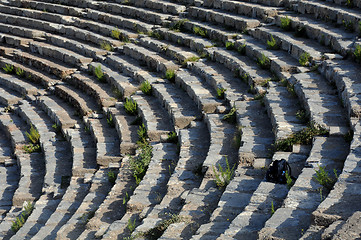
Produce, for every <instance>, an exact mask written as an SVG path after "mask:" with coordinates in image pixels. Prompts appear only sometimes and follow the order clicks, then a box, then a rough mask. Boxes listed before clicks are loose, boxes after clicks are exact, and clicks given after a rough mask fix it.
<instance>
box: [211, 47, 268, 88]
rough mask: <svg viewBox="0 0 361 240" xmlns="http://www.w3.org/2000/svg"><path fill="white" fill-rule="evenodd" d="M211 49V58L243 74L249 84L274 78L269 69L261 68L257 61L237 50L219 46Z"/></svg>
mask: <svg viewBox="0 0 361 240" xmlns="http://www.w3.org/2000/svg"><path fill="white" fill-rule="evenodd" d="M211 51H212V53H211V55H210V58H211V59H212V60H213V61H215V62H218V63H221V64H223V65H224V66H225V67H226V68H228V69H229V70H231V71H232V72H234V73H235V74H237V76H241V77H242V76H243V78H244V81H246V82H247V83H249V85H251V84H260V83H263V82H264V81H265V80H267V79H271V78H272V75H271V74H270V72H269V71H267V70H264V69H261V68H260V67H259V66H258V65H257V63H256V62H255V61H252V60H250V59H249V58H248V57H246V56H242V55H241V54H239V53H237V52H234V51H229V50H226V49H223V48H219V47H217V48H213V49H212V50H211Z"/></svg>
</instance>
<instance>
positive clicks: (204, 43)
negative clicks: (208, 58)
mask: <svg viewBox="0 0 361 240" xmlns="http://www.w3.org/2000/svg"><path fill="white" fill-rule="evenodd" d="M187 23H188V22H185V23H184V26H186V25H187ZM189 23H190V22H189ZM192 31H193V30H192ZM153 32H154V33H155V34H159V35H160V36H161V38H164V40H166V41H169V42H173V43H177V44H178V45H181V46H186V47H189V48H190V49H191V50H192V51H195V52H197V53H198V52H201V51H203V49H204V48H210V47H212V46H213V45H214V43H213V42H211V41H210V40H207V39H204V38H201V37H199V36H197V35H191V34H189V33H183V32H180V31H176V30H170V29H169V28H157V29H155V30H154V31H153Z"/></svg>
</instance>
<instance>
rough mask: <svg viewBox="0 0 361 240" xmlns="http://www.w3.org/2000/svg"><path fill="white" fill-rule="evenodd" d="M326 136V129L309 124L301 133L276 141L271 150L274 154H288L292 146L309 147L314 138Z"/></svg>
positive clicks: (312, 123)
mask: <svg viewBox="0 0 361 240" xmlns="http://www.w3.org/2000/svg"><path fill="white" fill-rule="evenodd" d="M328 134H329V132H328V130H327V129H325V128H323V127H321V126H319V125H317V124H315V123H314V122H310V123H309V124H308V126H307V127H306V128H304V129H302V130H301V131H298V132H296V133H293V134H292V135H291V136H289V137H288V138H286V139H280V140H277V141H276V142H275V143H274V144H273V148H274V151H276V152H277V151H283V152H290V151H292V146H293V145H294V144H302V145H311V144H312V139H313V138H314V137H315V136H327V135H328Z"/></svg>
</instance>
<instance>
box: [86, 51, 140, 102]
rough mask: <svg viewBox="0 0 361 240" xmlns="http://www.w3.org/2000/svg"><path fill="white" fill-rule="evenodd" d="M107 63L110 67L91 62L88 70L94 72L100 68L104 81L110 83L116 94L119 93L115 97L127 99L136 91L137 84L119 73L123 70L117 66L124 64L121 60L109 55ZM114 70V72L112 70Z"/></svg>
mask: <svg viewBox="0 0 361 240" xmlns="http://www.w3.org/2000/svg"><path fill="white" fill-rule="evenodd" d="M107 62H108V63H109V65H111V66H112V67H110V66H109V65H106V64H104V63H96V62H92V63H90V64H89V70H90V71H91V72H94V69H95V68H100V69H101V70H102V71H103V74H104V78H105V80H106V81H107V82H108V83H110V84H111V85H112V87H114V89H117V92H119V94H117V95H119V96H117V97H118V98H124V97H129V96H130V95H132V94H133V93H134V92H135V91H136V90H137V89H138V87H137V85H138V84H137V82H136V81H134V80H133V79H132V78H130V77H128V76H126V75H125V74H122V73H121V72H123V71H124V70H123V69H121V68H118V66H120V64H121V63H124V62H123V61H122V59H120V58H118V57H117V56H115V55H111V56H108V57H107ZM99 66H100V67H99ZM123 66H124V65H123ZM114 68H115V69H116V70H114Z"/></svg>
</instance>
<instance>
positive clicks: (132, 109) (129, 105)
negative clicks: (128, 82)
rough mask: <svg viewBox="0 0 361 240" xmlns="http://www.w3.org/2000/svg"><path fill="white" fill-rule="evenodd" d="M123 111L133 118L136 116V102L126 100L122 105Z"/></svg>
mask: <svg viewBox="0 0 361 240" xmlns="http://www.w3.org/2000/svg"><path fill="white" fill-rule="evenodd" d="M124 109H125V112H126V113H128V114H129V115H133V116H135V115H137V113H138V107H137V102H136V101H134V100H132V99H130V98H126V99H125V103H124Z"/></svg>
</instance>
